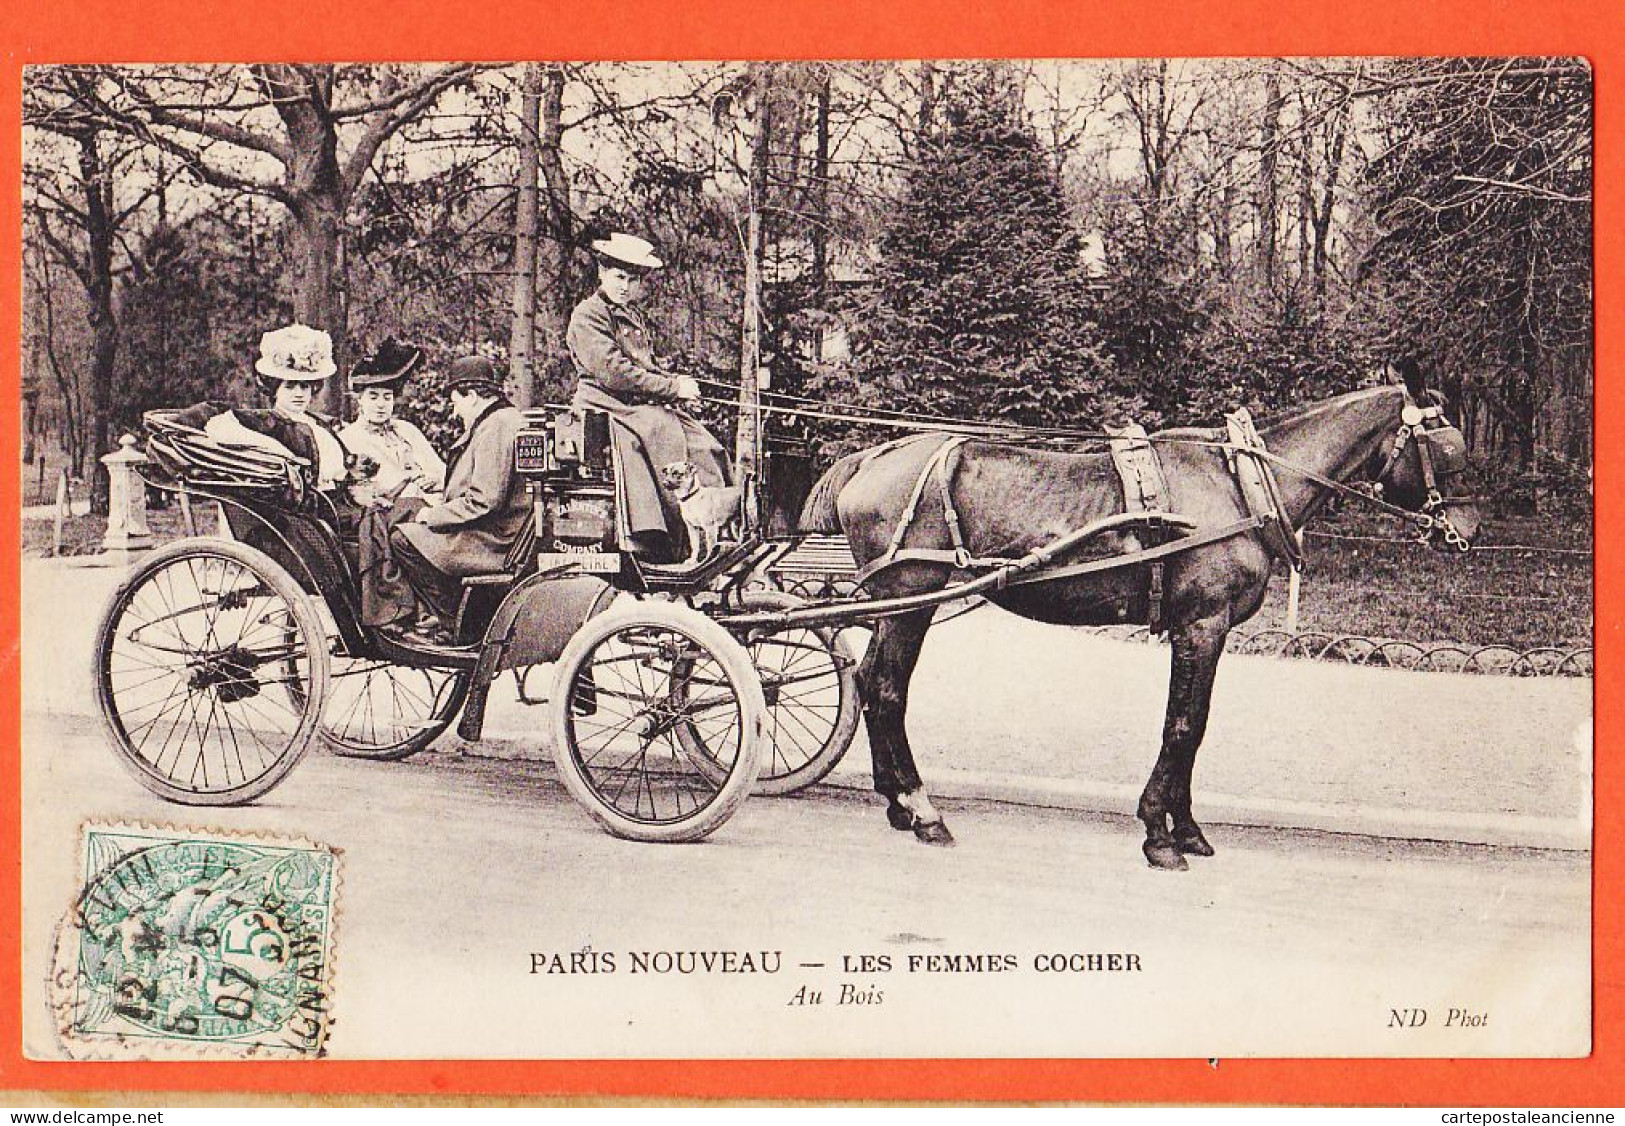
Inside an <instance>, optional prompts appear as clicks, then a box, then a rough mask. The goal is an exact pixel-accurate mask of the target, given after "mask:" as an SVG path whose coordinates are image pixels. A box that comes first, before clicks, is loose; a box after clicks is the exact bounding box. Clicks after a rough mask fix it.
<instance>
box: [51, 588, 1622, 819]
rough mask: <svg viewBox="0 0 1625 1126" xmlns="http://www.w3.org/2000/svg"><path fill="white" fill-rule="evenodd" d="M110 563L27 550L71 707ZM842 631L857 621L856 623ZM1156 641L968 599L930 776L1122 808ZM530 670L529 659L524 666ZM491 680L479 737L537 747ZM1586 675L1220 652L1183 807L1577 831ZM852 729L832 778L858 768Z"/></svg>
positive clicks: (953, 786)
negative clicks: (1126, 638)
mask: <svg viewBox="0 0 1625 1126" xmlns="http://www.w3.org/2000/svg"><path fill="white" fill-rule="evenodd" d="M119 577H120V572H119V571H118V570H116V569H111V568H95V567H75V566H69V565H64V564H60V563H53V562H48V561H34V560H30V561H26V562H25V565H24V568H23V593H24V599H23V641H24V660H23V690H24V694H25V697H26V698H27V699H28V700H29V701H30V703H31V705H32V706H34V707H37V708H39V709H41V710H49V711H55V712H62V713H73V714H88V712H89V711H90V710H91V709H92V708H93V707H94V703H93V700H92V697H91V693H90V685H89V677H88V666H89V655H90V651H91V648H92V645H93V639H94V636H95V628H96V622H97V619H98V616H99V614H100V612H101V608H102V606H103V605H105V603H106V601H107V599H108V596H109V595H110V593H111V591H112V588H113V586H114V585H115V584H116V582H117V581H118V579H119ZM854 636H861V631H857V632H855V634H854ZM1167 677H1168V651H1167V648H1166V647H1164V646H1153V645H1143V644H1130V643H1123V642H1118V641H1114V640H1111V639H1108V638H1104V637H1099V636H1095V635H1093V634H1090V633H1088V632H1087V631H1081V630H1066V629H1057V628H1055V627H1052V626H1044V625H1038V624H1035V623H1032V622H1027V621H1023V620H1021V619H1019V618H1015V617H1013V616H1011V615H1008V614H1004V613H1001V612H999V611H996V610H984V611H981V612H978V613H975V614H972V615H969V616H967V617H964V618H961V619H959V620H956V621H953V622H950V623H946V624H943V625H939V626H938V627H937V628H935V629H933V630H932V631H931V633H930V634H929V635H928V637H927V640H926V645H925V649H924V652H923V653H922V655H921V659H920V665H919V669H918V671H917V672H916V674H915V678H914V682H913V686H912V690H911V707H910V715H909V729H910V732H911V735H912V738H913V742H914V746H915V751H916V755H917V757H918V759H919V764H920V769H921V772H922V775H923V776H924V778H925V780H926V784H927V786H928V787H929V788H930V789H931V790H932V792H933V793H938V794H950V795H959V796H972V797H1016V798H1020V799H1022V800H1025V801H1030V802H1035V803H1040V804H1059V805H1063V806H1066V807H1069V808H1078V809H1085V810H1100V811H1108V812H1130V811H1132V810H1133V808H1134V802H1135V798H1136V797H1137V795H1138V793H1139V789H1140V787H1141V786H1143V785H1144V783H1145V778H1146V775H1147V773H1148V771H1149V770H1150V767H1151V763H1152V762H1153V761H1154V759H1155V757H1156V746H1157V738H1158V733H1159V731H1160V729H1161V725H1162V709H1163V705H1164V701H1165V699H1166V685H1167ZM537 680H538V682H541V681H543V680H545V677H538V678H537ZM510 685H511V682H510V681H508V680H507V679H506V678H505V679H504V681H503V683H502V684H500V685H498V686H497V687H496V688H494V689H493V692H492V697H491V700H492V702H491V707H490V709H489V711H488V722H487V725H486V730H487V734H488V736H492V737H494V738H493V741H492V743H491V744H490V745H488V746H487V747H486V748H485V749H486V750H487V751H489V752H491V753H496V754H520V755H526V754H528V755H533V756H540V757H544V758H545V757H546V756H547V755H548V754H549V753H550V752H549V750H548V748H547V746H546V745H545V739H543V738H541V737H540V736H539V729H540V728H542V727H544V726H545V724H544V722H543V720H542V717H541V716H540V714H539V713H538V712H537V711H536V710H535V709H530V708H525V707H521V706H519V705H518V704H517V703H516V702H515V700H514V694H513V691H512V688H511V686H510ZM1591 693H1592V682H1591V681H1589V680H1578V679H1569V678H1565V679H1538V680H1537V679H1521V678H1512V677H1493V676H1468V675H1451V674H1445V673H1414V672H1401V671H1398V670H1393V669H1366V668H1353V667H1349V666H1346V665H1335V664H1319V663H1315V662H1310V661H1295V660H1281V659H1275V658H1265V657H1245V656H1238V655H1235V654H1231V655H1227V656H1226V657H1225V658H1224V661H1223V663H1222V664H1221V665H1220V667H1219V673H1218V681H1217V685H1216V687H1215V690H1214V703H1213V714H1212V718H1211V721H1210V723H1209V725H1208V733H1207V738H1206V740H1205V743H1204V745H1203V748H1202V751H1201V755H1200V758H1199V759H1198V762H1197V769H1196V786H1195V789H1196V800H1197V810H1198V816H1200V817H1204V818H1217V819H1228V820H1232V821H1238V822H1242V823H1246V824H1257V825H1275V826H1287V827H1297V828H1316V829H1326V830H1332V831H1339V832H1356V833H1368V834H1376V835H1384V836H1403V837H1425V838H1430V839H1442V840H1458V841H1467V842H1479V843H1499V844H1517V845H1532V846H1538V847H1566V848H1581V849H1583V848H1586V847H1588V846H1589V843H1590V812H1591V792H1590V785H1589V778H1590V753H1591V740H1590V730H1591ZM867 773H868V754H867V751H866V749H865V747H864V745H863V742H862V737H861V735H860V737H859V742H858V744H857V745H856V746H855V747H854V748H853V752H852V754H851V755H849V756H848V762H847V764H846V765H845V767H844V768H843V772H842V773H841V775H840V778H841V779H842V780H844V781H846V782H849V783H850V784H852V785H856V786H860V787H862V786H866V785H867V781H866V775H867Z"/></svg>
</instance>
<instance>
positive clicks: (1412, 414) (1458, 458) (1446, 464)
mask: <svg viewBox="0 0 1625 1126" xmlns="http://www.w3.org/2000/svg"><path fill="white" fill-rule="evenodd" d="M1413 445H1414V447H1415V449H1416V457H1417V461H1418V463H1419V465H1418V468H1420V469H1421V472H1422V485H1423V487H1424V488H1425V489H1426V490H1427V491H1426V494H1425V499H1424V500H1423V501H1422V507H1421V509H1420V511H1416V512H1413V511H1411V510H1409V509H1405V508H1400V507H1399V506H1398V505H1392V504H1389V503H1388V502H1387V501H1385V500H1384V499H1383V496H1382V495H1383V491H1384V487H1385V485H1387V484H1390V483H1391V480H1390V478H1391V477H1392V475H1393V472H1394V470H1395V469H1396V468H1397V467H1398V466H1399V459H1400V458H1401V457H1402V456H1403V455H1404V453H1405V449H1406V447H1407V446H1413ZM1466 468H1467V439H1466V437H1465V436H1464V435H1463V434H1462V432H1461V431H1460V430H1459V429H1457V428H1456V426H1455V424H1454V423H1452V422H1451V421H1450V420H1449V419H1447V418H1445V416H1444V409H1443V408H1442V407H1440V406H1439V405H1437V404H1434V405H1432V406H1427V407H1422V406H1418V405H1417V404H1415V403H1413V402H1409V401H1407V402H1406V404H1405V407H1404V409H1403V410H1402V411H1401V412H1400V416H1399V430H1398V431H1396V432H1395V434H1394V440H1393V443H1392V444H1391V446H1390V447H1389V450H1388V457H1387V460H1386V461H1384V462H1383V466H1382V468H1381V469H1380V470H1379V471H1378V472H1377V475H1376V477H1375V479H1374V481H1373V484H1372V486H1371V494H1370V497H1369V499H1370V500H1372V501H1373V502H1375V503H1376V504H1378V505H1380V506H1382V507H1383V508H1385V509H1388V510H1389V511H1392V512H1396V513H1398V514H1400V515H1402V516H1404V518H1406V519H1408V520H1410V521H1411V522H1412V523H1414V524H1415V525H1416V526H1417V527H1418V529H1419V530H1420V533H1421V534H1420V537H1419V541H1420V542H1422V543H1429V542H1431V541H1432V540H1433V538H1434V536H1436V535H1437V536H1443V538H1444V542H1445V545H1446V546H1447V547H1452V548H1455V549H1456V550H1457V551H1466V550H1468V547H1469V546H1470V545H1469V544H1468V543H1467V539H1466V537H1464V536H1463V535H1462V534H1461V532H1460V530H1458V529H1457V528H1456V526H1455V524H1453V523H1451V520H1450V513H1449V511H1448V506H1449V505H1450V504H1452V503H1458V504H1459V503H1461V502H1462V501H1464V500H1465V499H1467V498H1463V497H1451V498H1449V499H1448V500H1447V499H1446V497H1445V496H1444V493H1443V492H1442V491H1441V489H1440V487H1439V485H1440V481H1441V480H1442V479H1445V478H1450V477H1454V476H1457V475H1458V474H1460V473H1461V472H1462V471H1463V470H1465V469H1466Z"/></svg>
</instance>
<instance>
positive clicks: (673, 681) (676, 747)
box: [548, 602, 767, 842]
mask: <svg viewBox="0 0 1625 1126" xmlns="http://www.w3.org/2000/svg"><path fill="white" fill-rule="evenodd" d="M555 676H556V679H555V682H554V688H553V693H552V696H551V698H550V699H551V702H550V703H549V705H548V708H549V712H550V720H551V727H552V731H553V739H554V748H553V754H554V759H555V760H556V761H557V763H558V768H559V775H560V777H561V778H562V779H563V781H564V785H565V788H566V789H568V790H569V791H570V794H571V796H572V797H574V798H575V799H576V801H578V802H580V803H581V806H582V808H583V809H585V810H586V811H587V813H588V814H589V815H591V817H592V818H593V820H595V821H597V822H598V823H599V824H600V825H602V826H603V827H604V828H605V829H607V830H609V832H611V833H613V834H614V835H616V836H618V837H626V838H628V839H631V840H638V841H668V842H669V841H694V840H699V839H700V838H701V837H704V836H706V835H708V834H709V833H711V832H713V831H714V830H715V829H716V828H717V827H718V826H720V825H721V824H722V823H723V822H724V821H726V820H727V819H728V818H729V817H730V816H732V815H733V812H734V811H735V810H736V809H738V808H739V803H740V802H742V801H744V800H745V798H746V796H748V795H749V793H750V790H751V786H752V785H754V784H755V782H756V775H757V772H758V770H759V769H760V767H761V756H762V749H763V743H764V741H765V732H766V725H767V706H766V704H765V703H764V702H763V700H762V687H761V684H760V683H759V682H758V680H757V677H756V670H755V668H754V667H753V666H752V665H751V662H750V656H749V654H747V653H746V652H745V650H744V647H743V646H741V645H740V644H739V642H737V641H735V640H734V639H733V638H732V637H731V636H730V635H729V634H728V632H727V631H726V630H724V629H723V628H722V627H721V626H719V625H717V624H716V623H715V622H713V621H711V620H710V619H709V618H707V617H705V616H704V615H703V614H700V613H698V612H697V611H694V610H690V609H688V608H687V607H683V606H675V605H672V604H670V603H665V602H640V603H638V604H637V605H635V606H631V607H628V608H626V609H618V610H611V611H609V612H608V613H604V614H600V615H599V616H597V617H595V618H592V619H591V620H589V621H588V622H587V623H586V624H585V625H584V626H582V627H581V629H580V630H579V631H578V632H577V633H576V635H575V636H574V637H573V638H571V639H570V643H569V644H568V645H566V646H565V648H564V652H563V653H562V654H561V655H560V657H559V659H558V664H557V669H556V673H555ZM688 725H692V726H693V727H694V728H695V729H696V730H699V731H702V732H704V738H705V746H706V747H707V748H708V749H709V751H710V753H709V754H706V755H703V756H697V755H695V754H694V753H693V752H692V751H691V750H690V749H689V748H688V747H687V746H686V745H685V743H684V741H683V740H682V739H680V738H678V736H677V731H678V730H679V729H681V728H683V727H685V726H688ZM699 758H703V759H704V763H703V765H702V764H701V763H699V762H697V761H696V760H697V759H699Z"/></svg>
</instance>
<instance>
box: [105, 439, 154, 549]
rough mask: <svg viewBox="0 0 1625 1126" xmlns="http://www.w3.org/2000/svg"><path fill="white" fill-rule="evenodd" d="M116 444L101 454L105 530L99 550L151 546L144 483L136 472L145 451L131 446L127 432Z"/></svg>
mask: <svg viewBox="0 0 1625 1126" xmlns="http://www.w3.org/2000/svg"><path fill="white" fill-rule="evenodd" d="M118 444H119V448H118V449H117V450H115V451H114V452H112V453H110V454H108V455H106V456H105V457H103V458H102V464H103V465H105V466H107V534H106V535H105V536H103V537H102V550H103V551H118V552H124V553H126V554H127V553H129V552H132V551H144V550H146V549H147V548H149V547H151V546H152V531H151V530H150V529H149V528H148V527H147V483H146V482H145V481H144V480H142V479H141V475H140V474H139V473H137V472H136V470H137V469H139V468H140V467H141V466H143V465H145V464H147V455H146V454H144V453H142V452H141V451H140V450H138V449H136V448H135V437H134V436H133V435H130V434H126V435H124V437H122V438H120V439H119V440H118Z"/></svg>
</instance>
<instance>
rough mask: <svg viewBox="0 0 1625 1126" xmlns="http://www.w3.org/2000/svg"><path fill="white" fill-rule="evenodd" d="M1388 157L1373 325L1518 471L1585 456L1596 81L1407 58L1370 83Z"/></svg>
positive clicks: (1381, 159)
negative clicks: (1544, 460)
mask: <svg viewBox="0 0 1625 1126" xmlns="http://www.w3.org/2000/svg"><path fill="white" fill-rule="evenodd" d="M1368 90H1375V91H1376V92H1378V93H1379V94H1380V95H1381V97H1382V101H1381V102H1380V110H1381V119H1382V124H1383V126H1384V127H1385V136H1384V137H1383V140H1384V141H1385V143H1386V148H1385V149H1384V151H1383V152H1381V153H1380V154H1379V155H1378V156H1377V157H1376V158H1375V159H1374V160H1373V161H1372V162H1371V165H1370V168H1369V171H1368V177H1367V187H1368V190H1369V193H1370V206H1371V209H1372V212H1373V214H1374V216H1375V219H1376V222H1377V225H1378V234H1377V236H1376V237H1375V239H1374V240H1373V242H1372V245H1371V246H1370V249H1369V250H1368V252H1367V254H1366V256H1365V259H1364V261H1363V263H1362V266H1361V276H1362V279H1363V280H1364V282H1365V289H1366V294H1367V310H1366V315H1367V316H1368V318H1369V319H1371V320H1372V321H1374V322H1379V323H1380V324H1381V325H1382V326H1383V328H1384V329H1385V330H1386V338H1387V343H1388V346H1389V348H1390V351H1391V354H1392V355H1394V356H1396V357H1403V358H1407V359H1409V360H1411V361H1413V362H1414V363H1415V364H1416V365H1417V367H1418V368H1419V369H1420V370H1421V371H1422V372H1423V373H1424V374H1425V375H1426V376H1427V377H1428V378H1429V379H1430V380H1431V381H1432V382H1433V383H1434V384H1435V385H1436V386H1441V387H1442V389H1443V390H1445V391H1447V392H1449V393H1451V394H1452V396H1453V397H1454V398H1456V399H1457V401H1458V402H1460V403H1461V404H1462V409H1463V411H1464V412H1465V413H1467V414H1469V415H1478V414H1480V413H1482V415H1483V417H1482V418H1481V419H1480V420H1479V422H1480V426H1479V429H1480V431H1481V435H1480V437H1481V448H1482V450H1483V451H1484V452H1489V453H1491V454H1492V455H1493V454H1494V453H1495V451H1496V449H1497V447H1500V448H1506V449H1508V450H1509V452H1510V454H1511V458H1512V460H1513V462H1514V464H1515V466H1516V468H1517V470H1518V472H1520V473H1521V474H1523V475H1524V476H1525V477H1529V476H1532V475H1535V474H1536V473H1537V471H1538V466H1537V464H1536V455H1537V452H1538V451H1539V450H1540V449H1542V448H1545V449H1547V450H1550V451H1551V452H1553V453H1556V454H1558V455H1560V456H1562V457H1564V458H1566V459H1567V460H1569V461H1572V462H1575V463H1577V464H1581V465H1583V463H1584V462H1585V461H1586V460H1588V458H1589V448H1588V447H1589V438H1590V387H1591V374H1590V373H1591V296H1592V293H1591V172H1592V158H1591V75H1590V71H1589V70H1588V68H1587V67H1586V66H1585V64H1584V63H1583V62H1580V61H1578V60H1567V59H1449V60H1401V61H1398V62H1395V63H1392V64H1389V65H1388V66H1387V67H1386V68H1384V69H1382V70H1381V71H1379V72H1377V73H1376V74H1374V75H1373V76H1372V84H1371V86H1370V87H1368Z"/></svg>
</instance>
